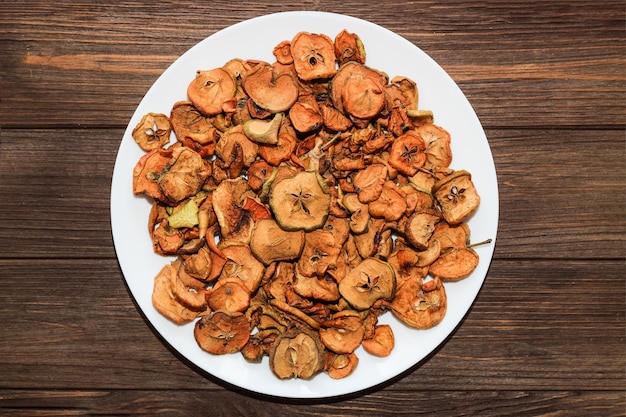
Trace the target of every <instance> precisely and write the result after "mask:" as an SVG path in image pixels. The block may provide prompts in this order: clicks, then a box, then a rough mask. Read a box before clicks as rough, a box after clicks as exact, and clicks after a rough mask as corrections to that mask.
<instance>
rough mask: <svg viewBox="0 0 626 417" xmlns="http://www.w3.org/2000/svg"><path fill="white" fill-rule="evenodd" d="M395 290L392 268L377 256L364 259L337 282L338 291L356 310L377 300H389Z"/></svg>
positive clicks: (364, 308) (394, 277) (363, 308)
mask: <svg viewBox="0 0 626 417" xmlns="http://www.w3.org/2000/svg"><path fill="white" fill-rule="evenodd" d="M395 291H396V276H395V272H394V270H393V268H392V267H391V266H390V265H389V264H388V263H387V262H384V261H381V260H380V259H377V258H367V259H364V260H363V262H361V263H360V264H359V265H357V266H356V267H355V268H354V269H352V270H351V271H350V272H349V273H348V274H347V275H346V276H345V278H344V279H343V280H341V282H340V283H339V292H340V293H341V295H342V296H343V298H345V300H346V301H347V302H348V303H349V304H350V305H351V306H352V307H353V308H355V309H356V310H366V309H368V308H370V307H371V306H372V304H374V303H375V302H376V301H378V300H381V299H382V300H391V299H392V298H393V296H394V294H395Z"/></svg>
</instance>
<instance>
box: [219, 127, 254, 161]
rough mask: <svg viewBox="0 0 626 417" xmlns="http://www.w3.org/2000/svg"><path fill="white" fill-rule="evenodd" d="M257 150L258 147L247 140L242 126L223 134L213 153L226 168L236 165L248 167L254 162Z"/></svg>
mask: <svg viewBox="0 0 626 417" xmlns="http://www.w3.org/2000/svg"><path fill="white" fill-rule="evenodd" d="M258 150H259V145H258V144H257V143H255V142H253V141H252V140H250V139H249V138H248V136H247V135H246V134H245V133H244V127H243V126H242V125H239V126H235V127H233V128H230V129H229V130H227V131H226V132H224V133H223V134H222V136H221V138H220V140H219V141H218V142H217V145H216V146H215V153H216V154H217V156H219V158H220V159H221V160H222V161H224V164H225V166H227V167H228V166H231V165H233V164H236V163H241V164H242V166H244V167H249V166H250V165H251V164H252V163H253V162H254V161H255V160H256V156H257V153H258ZM238 158H242V160H238Z"/></svg>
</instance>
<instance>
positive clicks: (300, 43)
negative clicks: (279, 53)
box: [291, 32, 337, 81]
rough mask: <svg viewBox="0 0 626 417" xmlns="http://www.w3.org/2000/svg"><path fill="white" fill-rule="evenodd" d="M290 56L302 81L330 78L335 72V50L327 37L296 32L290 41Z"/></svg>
mask: <svg viewBox="0 0 626 417" xmlns="http://www.w3.org/2000/svg"><path fill="white" fill-rule="evenodd" d="M291 55H292V56H293V65H294V67H295V70H296V73H297V74H298V77H299V78H300V79H302V80H305V81H310V80H316V79H323V78H330V77H332V76H333V75H335V73H336V72H337V67H336V62H335V48H334V45H333V41H332V40H331V39H330V38H329V37H328V36H327V35H324V34H317V33H309V32H298V33H297V34H296V36H294V37H293V39H292V40H291Z"/></svg>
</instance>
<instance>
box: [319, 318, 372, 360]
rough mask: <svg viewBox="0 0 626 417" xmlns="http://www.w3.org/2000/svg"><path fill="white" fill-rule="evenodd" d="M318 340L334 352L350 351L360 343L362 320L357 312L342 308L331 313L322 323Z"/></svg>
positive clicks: (362, 329)
mask: <svg viewBox="0 0 626 417" xmlns="http://www.w3.org/2000/svg"><path fill="white" fill-rule="evenodd" d="M319 333H320V340H321V341H322V343H323V344H324V346H326V347H327V348H328V349H330V350H332V351H333V352H335V353H342V354H346V353H352V352H354V351H355V350H356V348H358V347H359V346H360V345H361V342H362V341H363V337H364V335H365V329H364V328H363V322H362V319H361V316H360V315H359V313H358V312H356V311H354V310H343V311H340V312H337V313H335V314H333V315H332V316H331V317H330V319H328V320H326V321H324V322H323V323H322V328H321V329H320V330H319Z"/></svg>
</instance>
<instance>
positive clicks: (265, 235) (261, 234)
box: [250, 219, 304, 265]
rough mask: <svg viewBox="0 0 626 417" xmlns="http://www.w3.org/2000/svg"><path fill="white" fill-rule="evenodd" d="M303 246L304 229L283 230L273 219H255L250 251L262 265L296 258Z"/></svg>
mask: <svg viewBox="0 0 626 417" xmlns="http://www.w3.org/2000/svg"><path fill="white" fill-rule="evenodd" d="M303 247H304V231H302V230H300V231H288V230H284V229H282V228H281V227H280V226H279V225H278V223H276V221H275V220H274V219H262V220H259V221H257V222H256V224H255V226H254V230H253V231H252V237H251V238H250V249H251V250H252V253H253V254H254V256H256V257H257V259H258V260H260V261H261V262H262V263H263V264H264V265H269V264H271V263H272V262H276V261H288V260H293V259H296V258H298V257H299V256H300V254H301V253H302V248H303Z"/></svg>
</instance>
